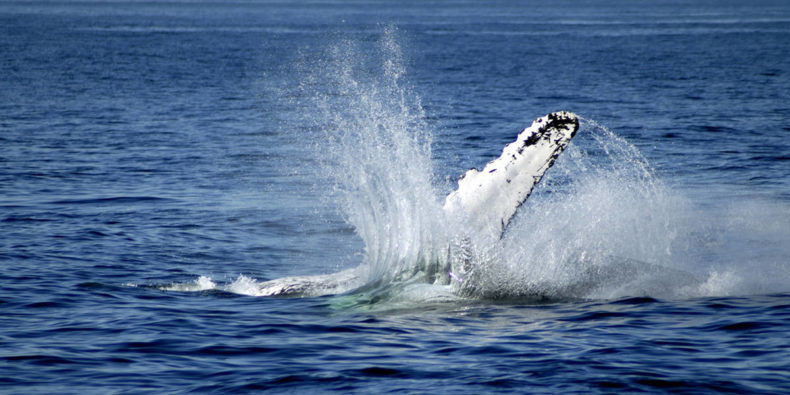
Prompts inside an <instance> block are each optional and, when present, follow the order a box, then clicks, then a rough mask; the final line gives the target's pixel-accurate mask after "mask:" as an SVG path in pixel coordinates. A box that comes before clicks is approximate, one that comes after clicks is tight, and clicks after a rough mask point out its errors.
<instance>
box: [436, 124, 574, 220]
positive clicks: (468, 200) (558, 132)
mask: <svg viewBox="0 0 790 395" xmlns="http://www.w3.org/2000/svg"><path fill="white" fill-rule="evenodd" d="M578 130H579V119H578V117H577V116H576V115H575V114H573V113H570V112H564V111H562V112H555V113H551V114H549V115H546V116H544V117H541V118H538V119H537V120H535V122H533V123H532V125H531V126H530V127H528V128H526V129H524V130H523V131H522V132H521V133H519V135H518V138H517V139H516V141H514V142H512V143H510V144H508V145H507V146H505V148H504V150H502V155H501V156H500V157H499V158H497V159H495V160H493V161H491V162H488V164H487V165H486V166H485V168H483V170H476V169H472V170H469V171H468V172H466V174H465V175H464V176H462V177H461V179H460V180H459V181H458V189H457V190H456V191H455V192H453V193H451V194H450V195H449V196H447V199H446V200H445V203H444V211H445V212H446V213H448V214H452V215H463V216H465V218H466V220H467V224H468V225H469V226H470V227H471V229H468V231H469V232H472V233H476V234H488V235H494V236H501V235H502V233H504V231H505V229H506V228H507V225H508V224H509V223H510V219H511V218H512V217H513V215H515V214H516V210H518V208H519V207H520V206H521V204H522V203H524V201H525V200H526V199H527V198H528V197H529V195H530V193H531V192H532V189H533V188H534V187H535V185H536V184H537V183H538V182H540V179H541V178H542V177H543V174H544V173H545V172H546V170H548V169H549V168H550V167H551V166H552V165H553V164H554V161H555V160H556V159H557V157H558V156H559V155H560V153H562V151H563V150H564V149H565V147H567V146H568V143H569V142H570V141H571V138H573V136H574V135H575V134H576V132H577V131H578Z"/></svg>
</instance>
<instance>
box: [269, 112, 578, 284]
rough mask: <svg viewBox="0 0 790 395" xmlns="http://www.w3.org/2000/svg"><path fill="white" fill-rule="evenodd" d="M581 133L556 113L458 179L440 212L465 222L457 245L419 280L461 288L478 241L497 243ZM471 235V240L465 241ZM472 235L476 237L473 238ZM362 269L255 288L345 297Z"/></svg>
mask: <svg viewBox="0 0 790 395" xmlns="http://www.w3.org/2000/svg"><path fill="white" fill-rule="evenodd" d="M578 130H579V118H578V117H577V116H576V115H575V114H573V113H570V112H565V111H562V112H555V113H551V114H548V115H546V116H543V117H540V118H538V119H536V120H535V121H534V122H533V123H532V125H531V126H529V127H527V128H526V129H524V130H523V131H522V132H521V133H519V134H518V136H517V138H516V140H515V141H513V142H512V143H510V144H508V145H506V146H505V148H504V149H503V150H502V154H501V155H500V156H499V157H498V158H497V159H494V160H493V161H491V162H489V163H488V164H486V166H485V167H484V168H483V169H482V170H477V169H471V170H469V171H467V172H466V173H465V174H464V175H463V176H461V178H460V180H459V181H458V188H457V189H456V190H455V191H454V192H452V193H450V194H449V195H448V196H447V198H446V199H445V202H444V205H443V208H442V209H443V211H444V214H445V215H447V216H452V217H454V218H463V223H464V225H465V226H464V229H463V231H462V233H463V234H462V235H460V236H461V241H460V242H457V243H456V244H459V245H448V246H447V247H446V248H447V254H446V255H447V257H446V258H443V259H442V261H441V262H430V263H426V267H425V268H423V270H421V271H420V273H421V278H420V279H421V280H422V281H425V282H430V283H438V284H459V285H461V284H463V286H468V284H469V282H470V281H469V280H470V279H469V278H468V277H467V276H468V275H469V274H470V271H471V270H472V268H471V266H473V265H474V264H475V262H470V257H471V254H470V250H471V249H473V248H474V242H475V241H477V240H495V239H498V238H499V237H501V236H502V234H503V233H504V232H505V231H506V230H507V227H508V224H509V223H510V221H511V219H512V218H513V216H514V215H515V214H516V212H517V210H518V208H519V207H520V206H521V205H522V204H523V203H524V201H525V200H526V199H527V198H528V197H529V195H530V193H531V192H532V190H533V189H534V187H535V186H536V185H537V184H538V183H539V182H540V180H541V178H542V177H543V175H544V173H545V172H546V170H548V169H549V168H550V167H551V166H552V165H553V164H554V162H555V160H556V159H557V157H558V156H559V155H560V154H561V153H562V152H563V150H565V148H566V147H567V146H568V144H569V143H570V141H571V139H572V138H573V136H574V135H576V132H577V131H578ZM467 236H469V237H467ZM472 236H474V237H472ZM363 276H364V270H363V268H362V267H361V266H360V267H357V268H352V269H347V270H343V271H340V272H337V273H333V274H327V275H311V276H297V277H283V278H278V279H274V280H270V281H265V282H262V283H260V284H259V289H258V292H256V294H257V295H260V296H322V295H331V294H337V293H343V292H348V291H351V290H353V289H354V288H356V287H359V286H362V285H365V282H364V279H363V278H362V277H363Z"/></svg>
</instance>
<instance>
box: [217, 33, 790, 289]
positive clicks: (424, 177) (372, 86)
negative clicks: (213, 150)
mask: <svg viewBox="0 0 790 395" xmlns="http://www.w3.org/2000/svg"><path fill="white" fill-rule="evenodd" d="M398 42H399V41H398V39H397V31H396V30H395V29H387V30H386V31H385V32H384V34H383V35H382V37H381V39H380V40H379V42H378V43H377V47H376V50H375V52H376V53H375V54H373V55H371V54H370V48H369V47H364V48H362V47H360V44H359V43H357V42H354V41H348V40H346V41H342V42H340V43H339V44H337V45H335V46H333V47H331V48H330V49H329V50H328V51H327V52H326V53H324V54H322V55H321V56H320V57H319V59H317V60H311V61H305V62H304V64H302V66H301V67H302V69H303V71H304V69H306V72H305V73H303V74H305V75H306V77H305V78H304V82H303V83H302V85H301V87H300V91H301V92H300V93H299V94H298V95H297V96H299V97H301V98H302V99H301V100H302V102H300V103H298V104H299V105H298V107H299V108H303V109H306V110H305V111H306V112H307V113H308V114H309V117H308V119H307V120H306V121H307V124H308V125H309V128H310V129H311V130H313V134H311V136H312V141H314V144H313V145H312V149H313V150H314V151H315V152H314V153H313V154H314V155H311V156H314V157H318V158H320V172H321V174H320V175H321V176H322V177H325V178H328V179H329V180H330V181H329V183H330V184H331V185H332V194H331V196H332V198H331V199H332V201H333V203H334V204H336V205H337V206H338V207H339V209H340V211H341V213H342V215H343V216H344V218H345V220H346V221H347V222H348V223H349V224H351V225H352V226H353V227H354V229H355V231H356V233H357V235H358V236H359V238H360V239H361V241H362V243H363V245H364V258H363V262H362V265H363V266H365V270H364V271H361V272H363V273H364V278H363V283H365V284H367V286H366V287H363V288H366V289H371V288H381V287H391V286H392V285H396V286H397V285H398V284H400V288H401V289H408V290H418V291H415V292H419V293H420V294H421V295H432V294H436V290H435V289H433V290H430V291H428V290H426V289H427V288H426V287H425V286H424V284H430V283H432V282H434V280H436V278H434V277H438V276H442V275H444V276H448V275H449V274H448V273H447V271H446V267H447V264H448V261H450V260H451V259H452V258H451V257H448V256H447V252H448V246H449V250H453V248H452V247H453V246H456V247H457V244H458V240H459V236H463V228H462V225H463V224H462V223H460V222H456V221H454V219H453V218H447V217H446V216H445V215H444V213H443V211H442V208H441V206H442V200H443V196H441V193H440V192H439V191H441V190H443V189H444V188H442V187H441V186H440V185H438V184H439V183H437V182H436V180H435V178H434V177H435V171H434V170H435V169H434V162H433V160H432V154H431V142H432V135H433V133H432V131H431V129H430V127H429V125H428V124H427V123H426V121H425V119H426V115H425V111H424V109H423V107H422V105H421V102H420V98H419V97H418V95H416V94H415V93H414V92H413V90H412V89H411V88H410V87H409V85H408V83H407V80H408V78H407V70H406V67H405V62H404V58H403V54H402V50H401V49H400V46H399V44H398ZM481 165H482V164H481ZM782 207H784V206H782ZM772 212H773V213H774V214H779V217H780V219H779V220H778V221H779V223H781V222H782V218H784V219H788V218H790V214H788V213H787V210H783V209H781V207H780V209H778V210H773V211H772ZM718 214H719V213H714V212H710V211H706V212H702V213H700V211H699V208H698V207H696V206H695V205H694V203H693V202H690V201H689V200H688V199H686V198H685V197H683V196H682V195H681V194H679V193H678V192H676V191H674V190H672V189H671V188H669V187H668V186H666V185H665V184H664V183H663V182H661V180H660V179H659V178H658V177H657V176H656V175H655V171H654V170H653V169H652V168H651V166H650V164H649V163H648V161H647V160H646V159H645V157H644V156H643V155H642V154H641V153H640V152H639V150H638V149H637V148H636V147H635V146H634V145H632V144H630V143H628V142H627V141H625V140H624V139H622V138H620V137H619V136H617V135H616V134H615V133H613V132H612V131H610V130H608V129H607V128H605V127H603V126H601V125H598V124H597V123H596V122H594V121H592V120H584V122H583V123H582V128H581V130H580V132H579V133H578V135H577V137H576V138H575V140H574V141H573V142H572V144H571V146H570V147H569V148H568V150H566V152H565V153H564V154H563V155H562V156H561V157H560V159H559V160H558V161H557V163H556V164H555V166H554V168H552V169H550V170H549V172H548V173H547V174H546V177H545V178H544V180H543V181H542V183H541V184H540V185H539V186H538V188H537V189H536V190H535V192H534V193H533V196H532V197H531V198H530V199H529V200H528V201H527V203H526V204H525V205H524V206H523V207H522V208H521V210H520V213H519V214H518V215H517V217H516V218H515V220H514V222H513V223H512V224H511V226H510V228H509V230H508V231H507V232H506V234H505V235H504V237H503V238H502V239H501V240H493V241H488V242H486V243H479V244H478V245H475V246H474V248H472V249H467V248H455V252H459V251H460V252H462V253H466V254H469V255H468V256H467V257H465V259H470V260H473V261H474V262H475V264H476V265H477V266H478V267H479V268H480V270H477V271H476V276H475V278H474V279H473V280H474V283H473V284H472V285H471V286H465V287H464V288H463V289H462V291H463V292H462V294H463V295H467V296H472V297H484V298H491V297H493V298H528V299H550V300H563V299H569V298H571V299H572V298H616V297H623V296H634V295H647V296H653V297H690V296H706V295H728V294H733V293H748V292H753V291H755V290H757V289H759V290H760V291H764V290H765V287H762V288H760V287H755V286H745V285H744V284H745V279H747V277H748V276H746V275H745V273H744V270H739V268H741V267H743V266H738V264H737V263H734V262H725V263H727V265H715V263H717V261H721V260H722V257H723V256H725V255H728V254H729V252H736V251H737V247H736V248H728V247H727V245H728V243H729V241H730V239H731V238H733V235H736V234H739V233H741V232H744V231H748V232H751V233H752V234H754V230H755V229H752V228H754V223H755V222H754V220H748V221H743V220H742V219H743V218H746V217H748V216H754V213H745V212H743V213H740V214H738V213H736V214H735V215H729V217H728V218H730V220H727V221H726V222H727V223H726V224H720V225H716V223H715V221H712V219H711V218H710V217H711V216H717V215H718ZM730 214H731V213H730ZM776 221H777V220H776V219H775V220H774V222H776ZM733 222H735V224H733ZM739 222H742V223H740V224H738V223H739ZM785 223H786V222H785ZM777 234H778V235H780V237H779V239H781V240H784V239H786V236H781V235H786V231H782V230H777V231H776V232H774V233H772V234H771V235H773V236H775V235H777ZM758 239H759V240H757V241H756V242H758V243H759V242H762V241H765V240H766V239H765V237H763V238H759V237H758ZM769 239H770V237H769ZM781 240H780V241H781ZM712 244H713V245H715V246H716V247H710V246H711V245H712ZM736 245H737V243H736ZM715 248H719V249H720V250H716V249H715ZM780 250H781V251H780V253H778V254H777V256H781V255H782V253H783V252H786V249H780ZM735 255H737V256H740V257H742V258H744V259H745V260H749V259H750V256H744V255H743V254H742V253H741V254H740V255H738V254H737V253H736V254H735ZM772 259H773V258H772ZM757 263H758V264H759V263H760V262H757ZM782 264H785V263H784V262H780V263H779V264H778V266H780V267H778V268H777V269H776V270H774V272H775V273H779V274H786V273H787V272H788V271H789V270H788V269H787V268H786V267H785V266H782ZM775 266H777V265H775ZM733 268H734V269H733ZM443 270H444V272H443ZM242 280H243V281H242ZM250 281H253V283H254V280H250V279H248V278H246V277H245V278H243V279H241V278H240V279H239V280H238V281H235V282H234V283H233V284H236V285H237V286H234V287H230V289H242V288H243V289H246V290H252V291H250V292H252V294H254V291H255V290H256V289H257V288H256V286H255V284H252V285H253V286H250V287H247V286H244V287H240V286H238V285H239V284H241V283H243V284H246V285H249V284H248V283H249V282H250ZM757 282H758V283H759V284H761V286H762V285H765V281H763V280H760V279H758V281H757ZM237 283H238V284H237ZM415 284H418V285H415ZM357 285H360V284H357ZM772 287H773V288H770V287H769V289H781V285H779V286H773V285H772ZM758 292H759V291H758ZM439 294H441V295H443V296H442V298H445V299H446V298H447V294H446V293H443V292H439ZM398 298H400V299H401V300H421V299H420V297H416V298H415V297H405V296H403V293H402V292H401V293H400V296H398ZM450 299H453V298H450Z"/></svg>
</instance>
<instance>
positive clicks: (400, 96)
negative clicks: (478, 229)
mask: <svg viewBox="0 0 790 395" xmlns="http://www.w3.org/2000/svg"><path fill="white" fill-rule="evenodd" d="M378 51H379V52H380V53H379V58H380V59H384V60H383V61H382V62H379V63H376V62H371V61H370V59H371V57H370V56H369V55H367V54H365V53H364V51H363V50H362V49H360V48H358V47H357V46H356V44H355V43H353V42H350V41H344V42H342V43H340V44H338V45H336V46H334V47H333V48H331V50H330V51H329V54H328V55H327V57H326V59H325V61H322V62H321V63H320V65H319V66H318V68H317V69H316V68H315V66H314V70H315V71H316V72H314V73H312V75H311V76H310V77H309V78H308V82H307V83H306V84H305V85H306V86H308V87H309V88H308V89H311V90H312V89H314V87H315V86H318V85H320V86H322V87H324V88H328V90H327V91H325V92H321V93H318V94H313V95H312V97H313V98H314V99H315V101H314V108H315V109H317V112H316V113H315V115H316V118H314V119H317V120H320V122H321V124H320V125H317V126H318V127H320V130H321V133H320V134H319V137H318V140H317V144H316V147H315V149H316V150H317V151H318V153H319V157H320V158H321V159H322V166H321V171H322V172H323V174H325V175H326V176H328V177H329V178H330V179H331V180H332V184H333V185H334V191H333V192H334V198H335V200H336V202H337V203H338V205H339V206H340V208H341V211H342V213H343V215H344V216H345V218H346V220H347V222H348V223H350V224H351V225H353V227H354V228H355V230H356V232H357V234H358V235H359V237H360V238H361V239H362V241H363V243H364V248H365V259H364V264H366V265H368V266H369V270H368V273H369V278H368V279H367V281H368V283H371V284H372V283H391V282H393V281H402V280H405V279H410V278H414V277H415V276H419V275H420V274H421V273H425V274H426V275H430V273H431V272H435V270H430V268H428V266H430V265H437V264H438V263H439V262H440V260H441V259H442V258H441V253H440V251H439V250H437V249H436V248H433V247H434V246H441V245H445V244H446V236H445V234H444V226H443V225H442V223H441V222H442V219H443V218H442V216H441V205H440V202H439V199H438V198H437V193H436V189H435V188H434V184H433V180H432V177H433V174H434V172H433V162H432V160H431V133H430V130H429V128H428V126H427V125H426V123H425V112H424V110H423V108H422V106H421V104H420V100H419V97H418V96H417V95H416V94H414V93H413V92H412V91H411V90H410V88H409V87H408V85H407V84H406V82H405V76H406V69H405V67H404V62H403V59H402V52H401V49H400V47H399V45H398V42H397V40H396V32H395V31H394V30H393V29H390V30H388V31H387V32H386V33H385V34H384V35H383V36H382V39H381V40H380V42H379V43H378ZM305 96H307V95H305Z"/></svg>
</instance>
